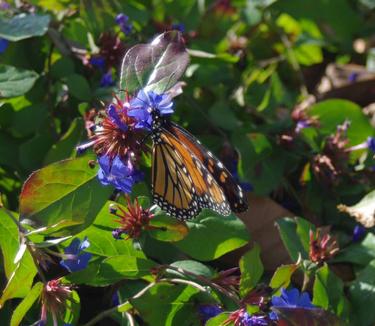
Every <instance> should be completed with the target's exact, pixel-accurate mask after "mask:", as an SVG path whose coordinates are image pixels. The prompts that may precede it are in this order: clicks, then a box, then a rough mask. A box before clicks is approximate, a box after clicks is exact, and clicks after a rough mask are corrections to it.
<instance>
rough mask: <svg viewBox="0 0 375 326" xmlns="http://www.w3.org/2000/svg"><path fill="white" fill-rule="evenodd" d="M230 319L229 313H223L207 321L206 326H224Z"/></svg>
mask: <svg viewBox="0 0 375 326" xmlns="http://www.w3.org/2000/svg"><path fill="white" fill-rule="evenodd" d="M228 317H229V314H228V313H227V312H223V313H221V314H219V315H217V316H215V317H213V318H210V319H209V320H207V322H206V324H205V326H223V324H224V322H225V321H226V320H227V319H228ZM229 325H231V324H229Z"/></svg>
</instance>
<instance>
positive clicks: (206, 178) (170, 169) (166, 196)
mask: <svg viewBox="0 0 375 326" xmlns="http://www.w3.org/2000/svg"><path fill="white" fill-rule="evenodd" d="M152 138H153V141H154V146H153V154H152V160H153V161H152V184H153V195H154V201H155V203H157V204H158V205H159V206H160V207H161V208H162V209H163V210H165V211H166V212H167V213H168V214H170V215H173V216H176V217H177V218H179V219H189V218H193V217H195V216H196V215H198V214H199V212H200V211H201V210H202V208H210V209H212V210H214V211H216V212H218V213H219V214H222V215H229V214H230V207H229V203H228V202H227V199H226V197H225V195H224V192H223V190H222V189H221V187H220V185H219V184H218V183H217V182H216V180H215V179H214V178H213V177H212V175H211V173H210V172H209V171H208V170H207V168H206V167H205V166H204V164H203V163H202V162H201V160H200V158H199V157H197V156H196V154H195V152H193V151H191V150H190V148H189V147H188V146H187V145H186V144H184V143H183V142H181V141H180V140H179V139H178V138H176V137H175V135H174V134H173V133H172V132H170V131H169V130H167V129H165V128H164V127H163V126H160V127H158V129H157V130H156V131H154V132H153V135H152Z"/></svg>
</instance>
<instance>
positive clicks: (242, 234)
mask: <svg viewBox="0 0 375 326" xmlns="http://www.w3.org/2000/svg"><path fill="white" fill-rule="evenodd" d="M187 225H188V227H189V233H188V235H187V236H186V237H185V238H184V239H183V240H181V241H179V242H176V243H175V245H176V246H177V248H179V249H180V250H182V251H183V252H185V253H187V254H188V255H189V256H191V257H192V258H195V259H198V260H203V261H206V260H212V259H216V258H218V257H220V256H222V255H224V254H226V253H227V252H230V251H232V250H235V249H237V248H240V247H242V246H244V245H245V244H247V243H248V241H249V237H250V236H249V233H248V231H247V229H246V226H245V225H244V224H243V222H242V221H241V220H240V219H239V218H237V217H236V216H235V215H230V216H227V217H223V216H220V215H217V214H215V213H212V212H210V211H208V210H206V211H204V212H203V213H201V214H200V216H199V217H198V218H196V219H194V220H192V221H191V222H190V221H189V222H187ZM207 239H209V241H207Z"/></svg>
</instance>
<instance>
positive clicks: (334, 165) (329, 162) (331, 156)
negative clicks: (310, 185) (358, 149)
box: [311, 121, 350, 185]
mask: <svg viewBox="0 0 375 326" xmlns="http://www.w3.org/2000/svg"><path fill="white" fill-rule="evenodd" d="M349 126H350V122H349V121H345V122H344V123H343V124H341V125H339V126H337V130H336V133H335V134H333V135H331V136H330V137H328V138H327V140H326V143H325V145H324V148H323V152H322V153H321V154H317V155H316V156H314V158H313V160H312V164H311V166H312V170H313V173H314V174H315V176H316V178H317V179H318V180H319V181H320V182H322V183H326V184H328V185H332V184H336V183H337V182H338V179H337V178H338V176H340V175H343V174H345V173H346V172H347V163H348V159H349V153H348V151H347V148H346V146H347V144H348V138H347V130H348V128H349Z"/></svg>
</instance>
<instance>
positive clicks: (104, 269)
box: [0, 0, 375, 326]
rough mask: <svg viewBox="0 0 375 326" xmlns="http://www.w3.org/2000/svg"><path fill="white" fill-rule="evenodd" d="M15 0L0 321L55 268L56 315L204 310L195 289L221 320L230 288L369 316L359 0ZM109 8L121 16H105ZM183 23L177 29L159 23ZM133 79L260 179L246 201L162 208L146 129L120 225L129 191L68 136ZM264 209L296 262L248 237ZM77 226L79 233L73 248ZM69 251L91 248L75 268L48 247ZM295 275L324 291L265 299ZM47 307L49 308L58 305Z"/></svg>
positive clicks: (3, 125)
mask: <svg viewBox="0 0 375 326" xmlns="http://www.w3.org/2000/svg"><path fill="white" fill-rule="evenodd" d="M8 2H9V6H10V8H7V4H5V3H4V1H0V6H1V10H0V62H1V64H0V248H1V253H2V259H1V262H2V264H1V267H0V272H1V274H2V282H1V284H2V289H1V290H2V293H1V297H0V308H1V309H0V320H1V321H2V324H4V325H5V324H10V325H19V324H30V325H31V324H35V323H36V322H37V321H38V320H39V319H40V318H41V316H42V304H44V303H45V302H42V301H41V292H42V290H43V291H45V290H46V289H47V288H46V286H47V284H48V283H47V282H48V281H51V280H57V279H61V281H62V282H65V283H66V286H68V287H69V286H71V285H72V284H74V287H73V289H72V291H71V292H69V295H68V299H67V300H66V302H63V303H62V304H61V307H62V310H61V314H58V316H57V323H58V324H59V325H63V324H70V325H81V324H85V323H87V322H88V321H89V320H91V324H97V323H107V322H108V323H109V321H108V320H107V319H106V320H102V319H103V318H105V317H107V318H111V319H112V321H113V322H114V323H118V324H119V325H138V324H142V325H143V324H145V325H155V326H159V325H201V324H202V323H203V320H204V318H205V317H206V316H204V315H202V312H201V308H202V306H207V305H208V306H211V308H212V306H213V307H216V310H215V313H218V315H217V316H209V317H212V318H210V319H209V320H208V321H207V322H206V325H208V326H215V325H222V324H223V323H228V319H231V318H232V319H231V320H232V324H233V318H234V316H236V314H237V316H238V314H239V312H241V311H242V310H241V309H242V308H243V307H246V309H247V312H248V313H249V314H250V315H251V316H250V317H253V316H254V315H255V316H256V315H257V314H264V315H266V316H268V314H269V312H270V310H269V309H270V308H271V310H272V311H274V312H276V313H277V315H278V317H279V323H280V324H288V325H289V324H291V325H292V324H293V325H344V324H345V323H347V324H350V325H354V326H357V325H358V326H359V325H373V324H374V323H375V313H374V311H375V307H374V304H373V302H375V298H374V293H375V289H374V287H375V282H374V277H373V275H374V268H375V263H374V262H375V235H374V230H373V226H374V190H373V189H374V178H373V167H374V158H373V148H372V147H371V146H369V144H370V145H371V143H370V140H371V137H374V136H375V131H374V121H373V120H374V119H373V117H371V114H372V113H371V112H372V111H371V108H366V109H364V108H363V107H364V106H367V105H368V104H370V103H373V102H375V100H374V98H373V94H372V92H371V91H369V89H367V88H366V85H368V84H371V82H372V81H373V79H374V78H373V73H372V72H371V62H372V59H371V58H372V56H373V53H372V52H373V51H372V50H371V49H370V48H371V35H373V34H374V33H375V27H374V26H375V23H374V15H373V13H372V11H373V9H374V5H373V4H372V2H371V1H369V0H358V1H349V0H340V1H339V2H340V3H338V1H326V0H314V1H313V0H305V1H300V0H251V1H245V0H239V1H208V2H205V1H198V0H189V1H167V2H165V1H149V0H147V1H139V0H131V1H120V0H97V1H89V0H82V1H80V2H79V3H78V2H77V1H72V0H53V1H47V0H30V1H26V2H25V1H14V2H11V1H8ZM119 13H124V14H125V15H127V16H128V20H127V21H126V19H125V23H126V24H131V25H132V28H131V30H130V29H129V30H128V31H124V26H123V24H124V22H122V23H120V24H119V23H118V22H116V16H117V15H118V14H119ZM117 18H118V19H119V17H117ZM118 19H117V20H118ZM120 20H121V17H120ZM179 23H183V24H184V29H185V31H184V32H182V33H181V34H180V33H178V32H177V31H176V30H173V29H172V28H171V27H172V25H175V24H177V27H178V28H182V26H178V24H179ZM127 27H129V25H127ZM164 31H166V32H165V33H162V32H164ZM156 35H158V37H157V38H156V39H155V38H154V37H155V36H156ZM150 40H151V41H150ZM361 44H366V46H365V47H364V49H363V50H361V49H358V45H361ZM129 49H130V51H128V50H129ZM127 51H128V52H127ZM125 53H126V55H125ZM366 61H367V62H368V64H367V67H365V66H363V64H364V62H366ZM347 63H349V64H347ZM332 71H334V73H333V74H332ZM110 77H112V78H113V81H112V80H111V78H110ZM106 78H107V79H106ZM327 80H329V83H328V84H329V85H328V84H327V83H326V82H325V81H327ZM179 81H182V82H183V83H181V84H180V83H179V84H177V86H176V87H174V86H175V85H176V83H177V82H179ZM327 85H328V86H327ZM140 88H145V89H146V90H147V91H150V90H152V91H154V92H157V93H163V92H166V91H169V92H170V93H169V94H170V95H171V97H172V98H173V103H174V110H175V112H174V114H173V115H171V119H172V120H173V121H174V122H176V123H178V124H179V125H181V126H183V127H184V128H186V129H187V130H189V131H190V132H191V133H192V134H194V135H197V137H198V138H199V139H200V140H201V141H202V143H204V144H205V146H206V147H207V148H208V149H210V150H211V151H212V152H213V153H214V154H215V156H217V157H219V158H220V159H221V160H222V162H223V163H224V165H227V167H228V168H229V170H230V171H231V172H232V173H233V174H234V175H235V177H236V178H238V181H239V182H241V183H242V184H243V186H244V188H252V189H253V190H252V191H253V192H254V194H255V196H251V205H250V207H249V211H248V212H247V213H245V214H244V215H243V216H241V217H240V218H239V217H237V216H235V215H234V214H232V215H230V216H227V217H223V216H220V215H218V214H216V213H213V212H212V211H210V210H204V211H203V212H202V213H201V214H200V215H199V216H198V217H197V218H195V219H192V220H188V221H186V222H185V221H184V222H183V221H179V220H177V219H175V218H173V217H171V216H168V215H166V214H165V213H164V212H163V211H162V210H161V209H159V208H156V207H154V206H153V203H152V196H151V194H152V188H151V186H150V180H151V173H150V166H151V164H152V159H151V155H150V151H149V150H148V149H147V150H146V149H145V150H144V151H143V152H142V154H141V158H139V157H137V156H134V157H133V156H132V157H131V159H132V163H135V162H136V163H139V165H140V169H142V171H143V172H144V180H143V181H142V182H141V183H138V184H137V185H135V186H134V187H133V191H132V193H131V194H130V197H131V199H132V200H134V199H138V202H139V204H140V205H141V206H142V207H143V209H144V210H147V209H150V211H146V212H147V213H145V214H146V215H147V214H150V216H151V218H150V219H148V218H145V216H137V218H138V220H137V223H138V224H137V223H135V222H134V221H133V222H132V223H130V224H131V226H132V227H133V229H131V227H130V226H129V225H128V224H127V223H126V222H127V221H129V216H127V217H124V216H123V215H122V214H123V213H124V212H127V213H128V214H127V215H129V214H130V213H129V211H128V207H127V206H128V203H127V200H126V199H124V197H123V196H121V195H119V194H118V193H117V192H116V191H115V190H114V188H113V187H112V186H103V185H101V184H100V182H99V181H98V178H97V175H98V169H99V167H98V164H97V162H96V160H97V156H94V155H93V153H91V152H90V151H91V149H89V150H88V151H89V152H90V153H84V154H82V153H80V152H79V153H78V152H77V150H76V147H77V145H80V144H82V143H89V142H90V141H92V140H93V139H96V138H92V136H93V134H95V133H96V137H97V135H98V130H96V131H94V127H93V124H97V123H98V121H99V120H100V119H102V118H103V116H104V115H105V112H104V110H105V108H106V107H107V106H108V104H109V103H111V102H112V103H118V102H117V101H118V100H117V99H115V98H114V96H113V95H114V94H115V95H116V97H117V98H118V99H120V100H122V101H124V100H126V101H128V99H129V98H128V97H130V98H131V97H133V96H135V95H136V92H137V91H138V90H139V89H140ZM180 93H182V94H180ZM309 94H314V99H313V100H312V98H311V97H310V96H309ZM177 95H180V96H177ZM98 111H100V112H99V113H98ZM112 122H113V121H112ZM344 122H349V123H350V126H349V127H348V129H347V130H344V131H342V134H341V135H340V130H341V129H340V128H342V124H343V123H344ZM340 126H341V127H340ZM99 132H100V131H99ZM111 136H113V138H112V140H113V139H115V138H116V135H111ZM142 137H143V138H142V139H137V142H136V146H138V147H140V146H141V145H142V146H145V148H149V147H151V146H152V142H151V140H150V137H149V132H148V131H147V132H145V133H144V136H142ZM125 138H126V137H125ZM127 141H129V139H124V138H123V139H121V142H123V143H126V142H127ZM123 143H122V145H123ZM94 151H95V152H96V154H99V155H103V152H100V150H99V149H98V146H97V145H96V146H95V150H94ZM151 151H152V149H151ZM169 163H170V162H169ZM203 163H205V162H203ZM137 168H138V167H137ZM110 177H111V178H112V177H113V176H110ZM215 177H217V178H220V176H215ZM249 183H250V185H249ZM208 184H209V182H208ZM250 186H251V187H250ZM189 191H191V189H189ZM227 195H228V194H227ZM258 196H260V197H269V198H268V199H267V200H265V201H263V198H258ZM228 197H230V195H229V196H228ZM361 198H362V199H361ZM253 199H254V200H253ZM272 201H273V202H272ZM264 202H266V204H263V203H264ZM275 202H276V203H275ZM114 205H116V207H117V208H118V210H117V211H116V212H114V211H113V207H114ZM280 205H281V206H284V208H286V209H287V210H289V211H290V214H289V213H284V212H285V211H284V210H282V209H281V208H280V207H279V206H280ZM3 206H4V208H3ZM260 211H261V212H264V218H263V213H259V212H260ZM274 211H275V212H274ZM9 212H12V213H11V215H9V214H8V213H9ZM15 212H18V213H19V217H18V213H15ZM254 212H255V213H254ZM253 213H254V214H253ZM255 214H256V216H253V215H255ZM268 214H270V215H268ZM273 214H274V215H275V216H280V219H278V220H277V221H276V223H275V224H276V227H277V228H278V231H279V235H280V238H281V241H282V243H283V244H284V246H285V248H286V250H287V252H288V253H289V256H290V258H291V261H292V262H293V263H291V262H290V261H288V260H286V259H285V261H283V262H282V263H283V264H282V265H279V266H278V267H277V268H273V267H274V266H275V264H272V263H273V262H270V261H269V260H270V259H265V258H269V257H265V256H264V255H268V254H269V252H270V250H272V246H273V245H274V244H275V243H276V241H278V239H276V238H274V239H268V238H267V239H261V240H262V241H259V243H260V244H261V246H258V245H254V246H253V248H252V249H251V250H249V251H247V252H245V250H248V249H244V248H248V247H247V246H246V245H248V244H249V240H250V239H251V238H252V237H251V235H250V234H249V230H248V229H250V233H256V232H258V230H261V231H262V232H263V231H264V226H267V227H268V225H270V224H269V222H270V220H268V218H269V217H270V216H271V215H272V216H273ZM130 215H132V214H130ZM133 215H134V214H133ZM135 215H136V214H135ZM12 216H13V217H14V218H12ZM286 216H303V217H304V218H300V217H292V218H291V217H286ZM132 217H133V218H134V216H132ZM251 218H252V219H256V222H254V223H253V222H251V223H250V222H249V223H248V221H247V219H251ZM273 221H274V217H272V222H273ZM19 223H20V224H19ZM355 223H359V224H362V225H365V226H366V227H367V229H366V231H365V233H366V234H365V235H364V236H363V238H361V237H359V239H357V238H356V237H355V236H353V234H352V233H353V227H354V226H355ZM359 224H357V226H358V225H359ZM253 225H256V228H254V227H253ZM316 225H319V226H329V228H330V232H331V233H332V234H333V235H334V236H335V237H336V239H337V241H338V243H339V246H340V250H339V252H338V253H336V254H334V255H333V257H331V256H329V255H328V256H329V258H324V259H323V258H322V259H321V260H320V261H314V262H312V261H311V260H310V259H311V257H309V253H310V252H311V250H312V249H315V250H318V249H319V250H322V248H321V247H319V246H322V243H321V242H320V243H319V242H317V243H315V244H314V245H316V246H317V247H318V249H317V248H312V244H311V243H310V235H309V233H310V231H313V232H315V231H316ZM258 227H259V228H258ZM266 231H268V230H266ZM118 234H121V235H120V236H118ZM262 234H264V237H269V233H268V232H264V233H262ZM115 238H116V239H115ZM117 238H120V239H117ZM254 238H257V237H256V236H254ZM78 240H79V241H80V243H82V241H85V240H86V241H88V243H89V244H88V247H87V248H84V249H83V250H82V251H80V252H78V253H73V254H72V253H71V251H74V250H73V249H74V248H73V249H72V247H71V246H72V244H74V243H77V242H76V241H78ZM264 240H267V241H264ZM268 245H269V246H270V248H271V249H270V248H269V247H268ZM278 245H280V244H278ZM82 254H90V255H91V256H90V259H89V261H88V264H87V266H83V267H82V266H81V267H82V268H81V269H77V270H76V271H73V272H70V271H67V270H66V269H65V268H64V267H63V266H62V265H60V264H59V263H61V261H62V260H64V261H68V260H73V261H78V260H80V259H82V257H84V256H80V255H82ZM241 255H242V257H241ZM223 256H224V257H223ZM271 256H272V255H270V257H271ZM86 257H87V256H86ZM240 257H241V258H240ZM239 258H240V259H239ZM261 258H262V259H261ZM238 259H239V261H237V260H238ZM272 259H273V258H272ZM280 259H281V258H280ZM82 260H84V259H82ZM318 260H319V259H318ZM262 261H263V262H262ZM278 262H279V261H278ZM263 263H264V265H263ZM270 263H271V266H272V270H271V268H270V267H269V266H270V265H269V264H270ZM332 264H335V266H334V268H333V265H332ZM45 266H47V267H48V269H47V270H44V269H45V268H46V267H45ZM336 271H338V272H337V273H336ZM302 273H303V275H302ZM302 276H303V277H304V279H303V284H302V280H301V278H302ZM265 284H268V285H269V286H268V287H267V286H265ZM43 287H45V288H43ZM295 287H297V288H303V289H308V292H309V294H310V297H312V303H313V304H314V305H316V306H317V307H318V308H315V309H304V308H301V307H295V308H286V307H279V308H276V307H273V304H272V300H271V298H272V296H279V295H280V294H281V293H282V292H281V290H282V289H287V288H295ZM59 290H60V291H61V290H62V289H61V288H60V289H59ZM78 293H79V295H78ZM117 295H118V303H117V302H114V301H116V299H117ZM257 295H259V298H258V299H259V300H260V301H261V302H262V303H264V302H266V303H268V302H271V303H270V304H269V305H268V304H267V305H262V304H261V303H260V302H256V300H257V299H256V298H257ZM52 297H53V296H52ZM253 301H254V302H253ZM59 302H60V301H59ZM266 306H267V307H266ZM269 306H270V308H269ZM254 307H255V308H254ZM44 308H45V307H43V309H44ZM48 309H49V308H48ZM48 309H47V310H48ZM43 311H44V310H43ZM220 311H223V312H222V313H219V312H220ZM46 315H47V325H52V324H53V323H54V322H53V318H54V316H53V312H52V311H50V310H48V311H47V313H46ZM95 318H97V320H96V319H95ZM133 319H134V320H133ZM237 323H238V324H239V323H240V322H239V321H237Z"/></svg>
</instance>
